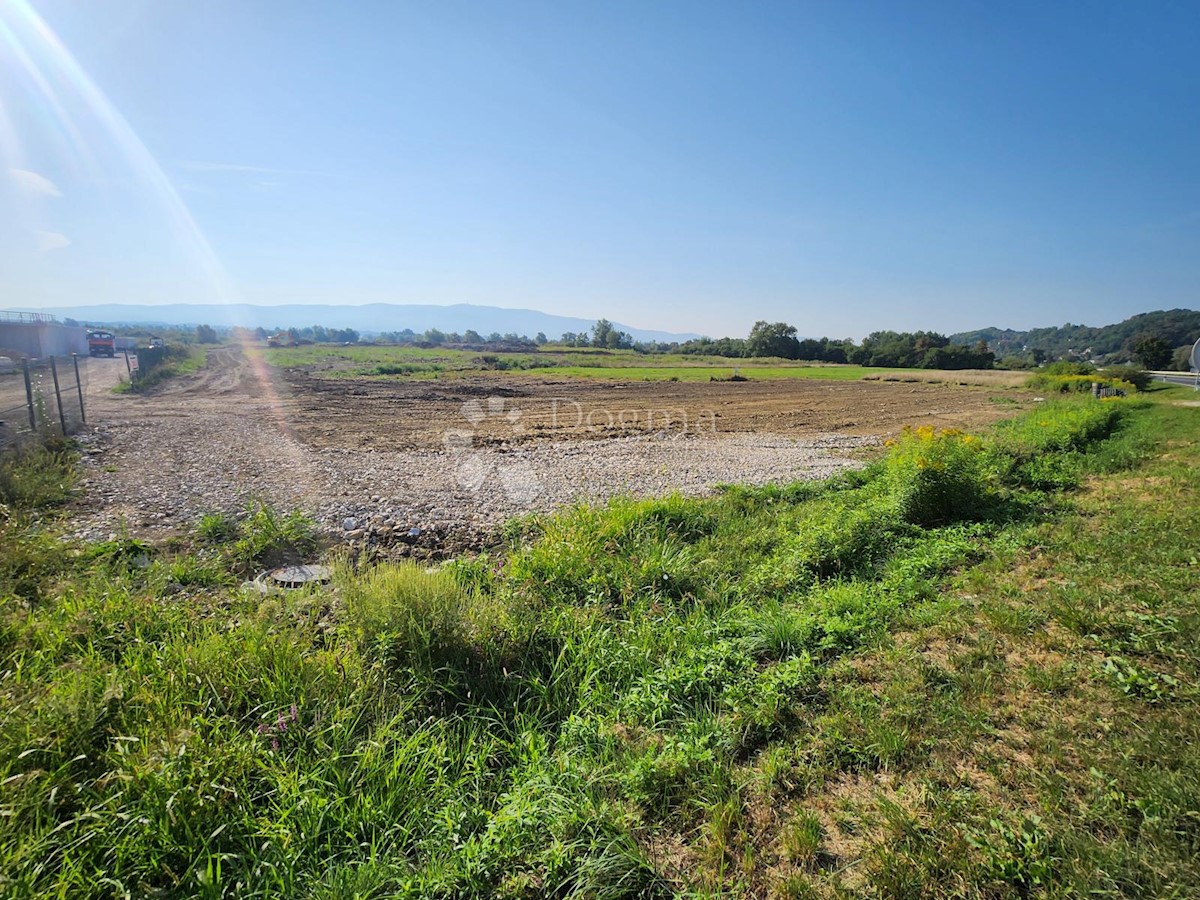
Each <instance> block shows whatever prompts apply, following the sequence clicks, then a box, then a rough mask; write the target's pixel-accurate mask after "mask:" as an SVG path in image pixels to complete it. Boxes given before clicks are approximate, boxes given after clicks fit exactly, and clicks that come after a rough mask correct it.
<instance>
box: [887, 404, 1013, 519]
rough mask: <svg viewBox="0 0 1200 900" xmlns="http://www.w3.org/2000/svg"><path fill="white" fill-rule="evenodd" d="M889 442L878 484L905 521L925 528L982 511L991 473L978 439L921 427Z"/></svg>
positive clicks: (990, 490) (990, 496)
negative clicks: (889, 447)
mask: <svg viewBox="0 0 1200 900" xmlns="http://www.w3.org/2000/svg"><path fill="white" fill-rule="evenodd" d="M889 443H890V445H891V449H890V452H889V453H888V455H887V457H886V459H885V460H884V462H883V466H882V472H881V475H880V484H881V486H882V487H883V488H884V490H885V491H886V492H887V496H888V498H889V500H890V501H891V502H892V503H894V504H895V508H896V511H897V513H898V514H899V516H900V518H901V519H903V520H904V521H905V522H909V523H911V524H913V525H920V526H923V527H927V528H928V527H935V526H938V525H947V524H949V523H951V522H956V521H963V520H969V519H975V518H979V517H981V516H983V515H985V514H986V513H987V512H988V509H989V507H990V505H991V501H992V499H993V494H994V491H993V486H992V472H991V471H990V470H989V466H988V460H987V458H986V455H985V454H984V452H983V450H984V448H983V442H982V441H980V439H979V438H977V437H975V436H974V435H970V434H964V433H963V432H961V431H958V430H957V429H953V428H946V429H935V428H933V427H932V426H928V425H926V426H922V427H920V428H906V429H905V430H904V432H903V434H901V435H900V437H899V438H897V439H896V440H895V441H891V442H889Z"/></svg>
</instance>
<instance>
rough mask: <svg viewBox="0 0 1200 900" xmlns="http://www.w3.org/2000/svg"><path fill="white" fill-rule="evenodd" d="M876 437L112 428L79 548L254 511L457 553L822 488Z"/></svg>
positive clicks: (86, 478)
mask: <svg viewBox="0 0 1200 900" xmlns="http://www.w3.org/2000/svg"><path fill="white" fill-rule="evenodd" d="M876 441H877V439H875V438H871V437H861V436H847V435H834V434H827V435H816V436H812V437H807V438H800V439H798V438H791V437H782V436H777V435H766V434H758V435H751V434H730V435H721V434H716V435H681V434H664V433H660V434H657V435H651V436H636V437H624V438H616V439H607V440H590V441H577V442H556V443H524V444H513V445H503V444H500V445H496V444H492V445H489V446H486V447H472V446H470V445H469V443H468V442H467V441H466V440H461V439H460V441H458V442H454V441H451V442H450V445H449V447H448V449H444V450H397V451H387V450H378V449H370V450H346V449H314V448H310V447H308V446H306V445H304V444H302V443H300V442H299V441H297V440H296V439H295V438H294V437H292V436H290V435H289V434H288V433H287V430H286V428H284V427H280V426H279V425H277V424H272V423H271V422H270V421H269V419H251V420H248V419H246V418H244V417H242V418H234V419H223V420H217V419H216V418H215V417H213V416H210V415H190V416H170V417H165V416H164V417H158V416H155V417H154V418H153V419H151V420H146V419H136V420H122V421H110V422H107V423H105V424H102V425H100V426H97V427H96V428H94V429H93V430H92V431H91V432H90V433H88V434H85V435H83V436H82V438H81V442H82V443H83V444H84V447H85V453H84V457H83V475H82V478H81V486H82V487H83V489H84V494H85V500H84V501H83V502H82V503H81V504H80V509H79V511H78V513H77V515H76V517H75V528H74V532H75V534H76V536H78V537H81V538H86V539H91V540H95V539H105V538H109V537H110V536H112V535H115V534H117V533H119V532H121V531H122V530H128V531H129V532H131V533H135V534H142V535H146V536H148V537H153V536H156V535H157V536H165V535H167V534H171V533H177V532H179V531H181V530H185V529H187V528H189V527H191V525H192V524H194V522H195V521H196V520H197V519H198V518H199V517H200V516H201V515H203V514H204V513H206V512H212V511H221V512H237V511H239V510H241V509H244V508H245V507H246V505H247V504H249V503H254V502H265V503H269V504H271V505H272V506H274V507H275V508H277V509H280V510H292V509H299V510H303V511H304V512H306V513H308V514H309V515H311V516H313V517H314V518H315V519H316V521H317V522H318V524H319V525H320V527H321V529H322V530H323V531H324V532H326V533H327V534H329V535H332V536H335V537H337V538H338V539H340V540H344V541H347V542H349V543H352V544H365V545H377V546H380V547H383V548H394V549H395V551H396V552H397V553H401V554H403V553H418V554H419V555H430V554H434V555H436V554H437V553H452V552H458V551H461V550H463V549H469V548H471V547H473V546H479V545H480V543H486V541H487V539H488V536H489V535H492V534H494V533H495V530H496V529H497V528H498V527H499V526H500V525H502V524H503V523H504V522H505V521H506V520H507V519H509V518H511V517H512V516H514V515H519V514H522V513H528V512H546V511H551V510H554V509H556V508H559V507H562V506H564V505H568V504H571V503H575V502H579V501H592V502H595V501H605V500H608V499H610V498H612V497H616V496H622V495H630V496H634V497H651V496H661V495H665V494H670V493H675V492H678V493H681V494H684V495H688V496H704V495H708V494H711V493H712V492H713V490H714V488H715V487H716V486H717V485H720V484H727V483H743V484H766V483H787V482H792V481H797V480H803V479H821V478H825V477H827V476H829V475H831V474H834V473H836V472H839V471H842V470H844V469H846V468H850V467H854V466H857V465H860V463H859V462H858V461H856V459H855V458H854V457H853V456H852V455H851V453H852V452H853V451H856V450H859V449H860V448H863V447H866V446H870V445H872V444H874V443H876Z"/></svg>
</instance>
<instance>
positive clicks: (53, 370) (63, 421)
mask: <svg viewBox="0 0 1200 900" xmlns="http://www.w3.org/2000/svg"><path fill="white" fill-rule="evenodd" d="M50 374H51V375H52V376H54V399H55V400H56V401H57V402H58V424H59V425H61V426H62V433H63V437H66V436H67V414H66V413H64V412H63V408H62V391H61V390H60V389H59V387H58V366H56V365H55V364H54V357H53V356H52V357H50Z"/></svg>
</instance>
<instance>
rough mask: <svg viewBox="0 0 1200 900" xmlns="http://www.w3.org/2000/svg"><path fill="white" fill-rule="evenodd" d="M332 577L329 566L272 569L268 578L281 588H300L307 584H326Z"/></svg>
mask: <svg viewBox="0 0 1200 900" xmlns="http://www.w3.org/2000/svg"><path fill="white" fill-rule="evenodd" d="M332 575H333V573H332V571H331V570H330V568H329V566H317V565H312V566H283V567H282V568H279V569H272V570H271V571H270V572H268V573H267V578H268V579H270V580H271V581H272V582H274V583H275V584H277V585H279V586H280V587H285V588H298V587H304V586H305V585H306V584H325V583H326V582H328V581H329V579H330V578H331V577H332Z"/></svg>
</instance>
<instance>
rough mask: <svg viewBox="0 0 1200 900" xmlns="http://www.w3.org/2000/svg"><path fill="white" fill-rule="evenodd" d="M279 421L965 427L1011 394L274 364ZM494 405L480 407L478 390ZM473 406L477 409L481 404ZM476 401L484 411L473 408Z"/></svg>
mask: <svg viewBox="0 0 1200 900" xmlns="http://www.w3.org/2000/svg"><path fill="white" fill-rule="evenodd" d="M277 377H278V378H281V379H282V381H283V383H284V390H285V393H286V395H287V396H288V397H289V398H290V402H289V404H288V411H289V421H290V422H291V424H292V427H293V428H294V429H295V431H296V434H297V435H298V436H299V437H300V439H301V440H303V441H304V442H305V443H308V444H310V445H312V446H315V447H376V448H428V447H441V446H443V442H444V437H445V434H446V432H447V431H448V430H455V429H461V428H464V427H468V428H470V430H471V431H472V432H473V433H474V435H475V440H476V442H477V443H482V444H486V443H489V442H494V441H502V442H506V443H527V442H538V441H559V440H588V439H596V438H611V437H622V436H630V435H639V434H657V433H659V432H663V431H667V432H671V433H679V432H686V433H689V434H714V433H715V434H745V433H770V434H775V435H790V436H811V435H814V434H828V433H831V432H836V433H839V434H848V435H856V436H863V435H872V436H881V435H890V434H894V433H896V432H898V431H900V430H901V429H902V428H904V426H906V425H922V424H933V425H937V426H939V427H956V428H963V429H969V428H974V427H977V426H980V425H985V424H987V423H989V422H992V421H995V420H996V419H997V418H999V417H1000V416H1001V415H1002V414H1003V413H1004V412H1005V411H1006V410H1011V408H1012V407H1011V405H1003V404H998V403H996V402H995V398H997V397H998V396H1003V397H1005V398H1009V399H1013V400H1020V399H1027V397H1023V396H1022V395H1020V394H1018V393H1016V392H1014V391H1012V390H1007V389H1005V384H1004V383H1000V384H996V385H992V386H989V387H976V386H968V385H959V384H951V383H923V382H917V381H916V380H915V379H914V380H913V381H912V382H882V381H827V380H817V379H812V380H809V379H804V378H791V379H775V380H770V381H766V380H764V381H743V382H663V381H654V382H650V381H629V382H606V381H595V380H590V379H583V378H573V379H557V380H553V379H547V378H531V377H527V376H514V375H504V374H498V375H494V376H474V377H466V378H455V379H445V380H440V381H403V380H396V379H383V378H381V379H376V380H367V379H362V380H354V381H350V380H333V379H322V378H319V377H314V376H312V375H311V374H309V373H307V372H305V371H301V370H287V371H285V372H280V373H277ZM489 398H500V399H502V400H503V404H502V405H501V404H499V403H496V402H493V405H495V406H497V409H496V410H495V412H489V410H488V408H487V406H488V399H489ZM481 406H482V407H483V409H482V410H481V409H480V407H481ZM480 412H483V413H484V415H483V416H480Z"/></svg>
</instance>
